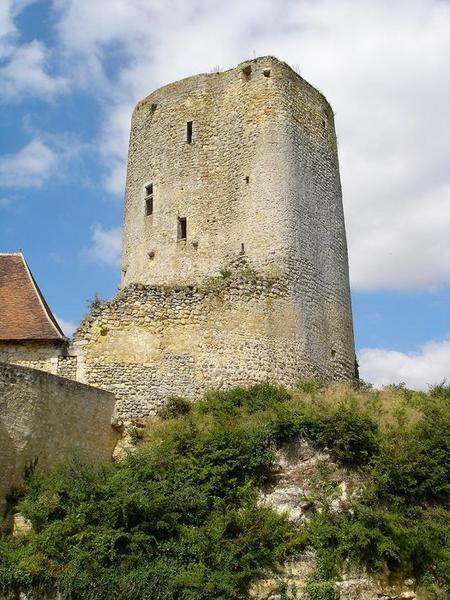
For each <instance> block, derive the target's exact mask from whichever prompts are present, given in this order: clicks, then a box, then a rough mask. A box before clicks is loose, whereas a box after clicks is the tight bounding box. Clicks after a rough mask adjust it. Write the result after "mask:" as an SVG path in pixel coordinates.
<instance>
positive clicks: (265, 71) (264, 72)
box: [263, 69, 270, 77]
mask: <svg viewBox="0 0 450 600" xmlns="http://www.w3.org/2000/svg"><path fill="white" fill-rule="evenodd" d="M263 75H264V77H270V69H264V71H263Z"/></svg>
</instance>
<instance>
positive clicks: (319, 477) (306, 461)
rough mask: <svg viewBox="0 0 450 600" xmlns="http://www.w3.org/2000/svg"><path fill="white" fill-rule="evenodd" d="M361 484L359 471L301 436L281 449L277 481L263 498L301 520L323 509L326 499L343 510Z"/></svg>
mask: <svg viewBox="0 0 450 600" xmlns="http://www.w3.org/2000/svg"><path fill="white" fill-rule="evenodd" d="M361 484H362V483H361V480H360V478H359V477H358V476H357V475H356V474H355V473H352V472H349V471H347V470H345V469H343V468H342V467H340V466H339V465H337V464H336V463H335V462H334V461H332V460H331V458H330V455H329V454H328V453H327V452H325V451H318V450H316V449H314V448H313V447H312V446H311V444H309V443H308V442H306V441H305V440H297V441H295V442H291V443H290V444H288V445H286V446H285V447H284V448H282V449H281V450H279V451H278V452H277V460H276V465H275V481H274V483H273V484H272V486H271V487H270V488H268V489H267V490H264V491H263V492H262V494H261V498H260V502H261V504H262V505H265V506H271V507H272V508H274V509H275V510H276V511H277V512H279V513H287V515H288V518H289V519H290V520H292V521H298V522H301V521H305V520H306V519H308V516H309V515H311V514H312V513H313V512H315V511H318V510H321V507H322V506H323V502H324V501H327V503H328V504H329V506H330V507H331V509H332V510H335V511H339V510H342V509H343V507H345V506H346V504H347V503H348V501H349V500H350V499H352V498H354V497H355V495H357V494H358V490H359V489H360V488H361Z"/></svg>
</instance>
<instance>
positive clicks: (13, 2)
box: [0, 0, 68, 102]
mask: <svg viewBox="0 0 450 600" xmlns="http://www.w3.org/2000/svg"><path fill="white" fill-rule="evenodd" d="M36 1H37V0H2V1H1V2H0V101H2V102H6V101H11V100H21V99H22V98H23V97H25V96H30V95H31V96H37V97H40V98H44V99H46V100H50V99H52V98H53V97H54V96H55V95H56V94H57V93H59V92H61V91H64V90H66V89H67V85H68V79H66V78H64V77H60V76H54V75H52V74H51V73H50V72H49V70H50V63H51V52H50V50H49V49H48V48H47V47H46V46H45V44H43V43H42V42H40V41H37V40H33V41H31V42H28V43H23V44H20V41H19V38H20V35H19V31H18V30H17V27H16V24H15V19H16V17H17V16H18V15H19V14H20V13H21V12H22V11H23V10H24V9H25V8H26V7H27V6H29V5H30V4H33V3H34V2H36Z"/></svg>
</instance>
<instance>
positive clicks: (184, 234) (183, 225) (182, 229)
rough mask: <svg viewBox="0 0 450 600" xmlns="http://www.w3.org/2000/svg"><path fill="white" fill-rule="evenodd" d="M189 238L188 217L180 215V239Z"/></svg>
mask: <svg viewBox="0 0 450 600" xmlns="http://www.w3.org/2000/svg"><path fill="white" fill-rule="evenodd" d="M186 238H187V219H186V217H178V241H183V240H186Z"/></svg>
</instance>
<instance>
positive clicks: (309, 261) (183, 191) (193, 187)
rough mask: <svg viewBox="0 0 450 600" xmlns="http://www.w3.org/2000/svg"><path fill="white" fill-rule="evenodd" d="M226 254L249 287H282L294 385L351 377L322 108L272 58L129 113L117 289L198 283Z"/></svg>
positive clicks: (171, 90) (327, 111)
mask: <svg viewBox="0 0 450 600" xmlns="http://www.w3.org/2000/svg"><path fill="white" fill-rule="evenodd" d="M189 122H191V123H192V139H191V140H190V141H189V140H187V137H186V136H187V129H186V126H187V123H189ZM150 182H151V183H152V185H153V189H152V192H153V206H152V214H151V215H148V214H146V202H145V193H146V192H145V186H146V184H148V183H150ZM179 217H183V218H186V219H187V236H186V240H178V239H177V221H178V218H179ZM239 257H243V258H245V261H246V262H247V264H248V265H249V266H250V268H251V269H252V270H254V271H255V272H256V273H257V274H258V276H260V277H261V278H262V279H265V278H279V279H280V280H283V281H285V282H286V287H287V288H288V290H289V296H290V299H291V305H290V306H291V309H292V311H293V312H292V322H293V323H294V326H293V327H292V328H291V337H290V339H288V338H287V337H285V338H284V343H285V344H286V348H287V347H288V346H289V345H291V346H292V345H293V346H296V347H299V348H301V351H302V358H301V362H302V363H303V362H305V363H306V364H307V365H308V369H306V370H305V372H303V373H302V375H303V376H307V374H308V372H311V371H312V372H314V373H317V374H321V375H323V376H324V377H325V378H326V379H329V378H334V379H338V378H342V377H343V378H349V377H351V376H352V374H353V373H354V365H355V352H354V343H353V326H352V315H351V301H350V290H349V277H348V260H347V246H346V236H345V226H344V216H343V209H342V198H341V185H340V178H339V166H338V158H337V144H336V135H335V130H334V118H333V112H332V110H331V107H330V105H329V104H328V102H327V100H326V99H325V98H324V96H323V95H322V94H321V93H320V92H318V91H317V90H316V89H314V88H313V87H312V86H311V85H309V84H308V83H307V82H306V81H305V80H303V79H302V78H301V77H300V76H299V75H298V74H297V73H295V72H294V71H293V70H292V69H291V68H290V67H289V66H288V65H286V64H285V63H282V62H280V61H278V60H277V59H275V58H273V57H262V58H258V59H255V60H252V61H247V62H245V63H242V64H241V65H239V66H238V67H236V68H235V69H231V70H229V71H225V72H223V73H213V74H208V75H198V76H194V77H189V78H187V79H184V80H182V81H178V82H175V83H172V84H170V85H168V86H165V87H163V88H161V89H159V90H156V91H155V92H153V93H152V94H150V96H148V97H147V98H145V99H144V100H142V101H141V102H139V103H138V104H137V106H136V108H135V111H134V113H133V119H132V127H131V135H130V148H129V161H128V174H127V187H126V203H125V226H124V253H123V282H122V286H123V287H126V286H127V285H129V284H130V283H135V282H138V283H143V284H146V285H151V286H159V285H164V286H173V285H185V286H187V285H194V286H202V285H203V284H204V282H205V281H206V280H207V279H208V278H210V277H212V276H217V275H218V274H219V273H220V271H221V270H222V271H223V270H224V269H225V270H226V269H227V268H228V264H230V262H231V263H233V261H236V260H237V259H238V258H239ZM231 310H232V309H231V307H230V311H231ZM218 313H219V311H217V313H216V317H217V314H218ZM193 352H194V353H195V350H193ZM305 356H306V360H305V359H304V357H305ZM246 358H247V357H246V356H245V353H244V356H243V357H242V359H243V361H245V360H246ZM249 377H250V375H249ZM286 378H287V379H290V378H289V376H288V374H286V377H285V378H284V379H286ZM290 382H291V383H292V380H291V379H290Z"/></svg>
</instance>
